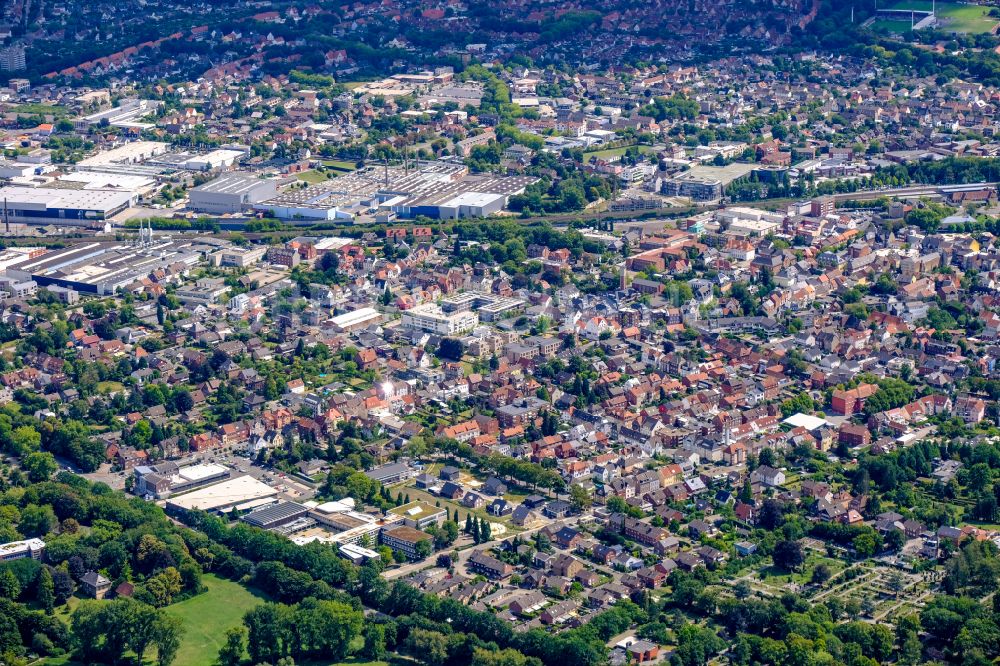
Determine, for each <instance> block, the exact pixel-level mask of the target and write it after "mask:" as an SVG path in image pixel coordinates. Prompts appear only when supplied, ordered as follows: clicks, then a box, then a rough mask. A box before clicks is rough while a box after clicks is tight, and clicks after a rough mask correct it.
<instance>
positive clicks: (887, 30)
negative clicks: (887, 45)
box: [870, 19, 910, 35]
mask: <svg viewBox="0 0 1000 666" xmlns="http://www.w3.org/2000/svg"><path fill="white" fill-rule="evenodd" d="M870 28H871V30H872V32H876V33H878V34H880V35H889V34H892V35H901V34H903V33H906V32H909V31H910V22H909V21H893V20H890V19H877V20H876V21H875V22H874V23H872V24H871V26H870Z"/></svg>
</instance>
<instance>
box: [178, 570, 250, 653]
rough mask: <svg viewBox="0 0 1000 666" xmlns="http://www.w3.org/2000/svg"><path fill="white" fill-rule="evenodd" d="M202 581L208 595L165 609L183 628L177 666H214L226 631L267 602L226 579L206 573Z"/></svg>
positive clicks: (200, 595) (201, 595)
mask: <svg viewBox="0 0 1000 666" xmlns="http://www.w3.org/2000/svg"><path fill="white" fill-rule="evenodd" d="M202 580H203V582H204V583H205V587H207V588H208V591H207V592H205V593H204V594H199V595H198V596H197V597H192V598H191V599H185V600H184V601H182V602H180V603H178V604H174V605H172V606H167V608H166V611H167V613H169V614H170V615H173V616H174V617H177V618H179V619H180V621H181V622H182V624H183V626H184V636H183V638H182V639H181V647H180V650H178V652H177V660H176V661H174V665H175V666H211V665H212V664H213V663H215V657H216V655H218V653H219V648H220V647H222V644H223V642H224V641H225V640H226V630H227V629H229V628H231V627H237V626H239V625H240V624H241V623H242V622H243V614H244V613H246V612H247V611H248V610H250V609H251V608H253V607H254V606H257V605H258V604H260V603H262V602H263V601H264V597H263V596H260V595H257V594H254V593H253V592H252V591H250V590H248V589H247V588H245V587H243V586H241V585H238V584H236V583H234V582H232V581H229V580H225V579H224V578H219V577H218V576H213V575H212V574H206V575H205V576H204V577H203V579H202Z"/></svg>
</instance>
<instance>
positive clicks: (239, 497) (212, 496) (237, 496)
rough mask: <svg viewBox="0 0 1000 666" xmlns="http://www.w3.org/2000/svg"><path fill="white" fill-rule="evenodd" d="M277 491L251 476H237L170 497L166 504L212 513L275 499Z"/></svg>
mask: <svg viewBox="0 0 1000 666" xmlns="http://www.w3.org/2000/svg"><path fill="white" fill-rule="evenodd" d="M277 494H278V491H277V490H275V489H274V488H272V487H271V486H269V485H267V484H266V483H263V482H262V481H258V480H257V479H255V478H253V477H252V476H238V477H236V478H235V479H229V480H228V481H223V482H222V483H216V484H214V485H211V486H207V487H205V488H200V489H198V490H195V491H192V492H190V493H184V494H182V495H177V496H175V497H171V498H170V499H169V500H167V504H168V505H170V506H175V507H177V508H179V509H187V510H190V509H201V510H203V511H213V510H216V509H222V508H226V507H230V506H233V505H236V504H242V503H243V502H251V501H255V500H262V499H265V498H270V497H275V496H276V495H277Z"/></svg>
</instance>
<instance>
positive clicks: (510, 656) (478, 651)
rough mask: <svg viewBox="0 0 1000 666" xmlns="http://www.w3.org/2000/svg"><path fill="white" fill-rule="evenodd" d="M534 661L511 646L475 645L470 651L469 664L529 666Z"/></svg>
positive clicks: (472, 665) (476, 665) (474, 665)
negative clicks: (496, 648) (495, 648)
mask: <svg viewBox="0 0 1000 666" xmlns="http://www.w3.org/2000/svg"><path fill="white" fill-rule="evenodd" d="M536 661H537V660H536V659H531V658H529V657H526V656H524V654H522V653H521V652H518V651H517V650H515V649H513V648H506V649H504V650H487V649H484V648H480V647H477V648H474V649H473V651H472V662H471V666H530V665H531V664H532V663H534V662H536Z"/></svg>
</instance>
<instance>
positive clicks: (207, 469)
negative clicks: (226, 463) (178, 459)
mask: <svg viewBox="0 0 1000 666" xmlns="http://www.w3.org/2000/svg"><path fill="white" fill-rule="evenodd" d="M228 471H229V468H228V467H223V466H222V465H218V464H216V463H204V464H199V465H188V466H187V467H181V468H180V469H179V470H177V476H179V477H180V478H181V479H184V480H186V481H201V480H203V479H208V478H211V477H213V476H217V475H219V474H225V473H226V472H228Z"/></svg>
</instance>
